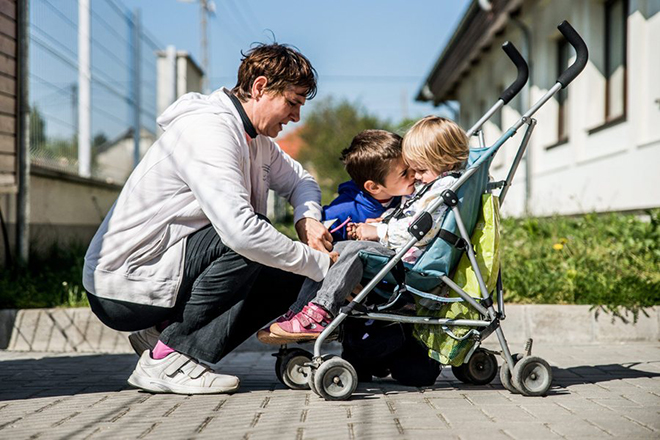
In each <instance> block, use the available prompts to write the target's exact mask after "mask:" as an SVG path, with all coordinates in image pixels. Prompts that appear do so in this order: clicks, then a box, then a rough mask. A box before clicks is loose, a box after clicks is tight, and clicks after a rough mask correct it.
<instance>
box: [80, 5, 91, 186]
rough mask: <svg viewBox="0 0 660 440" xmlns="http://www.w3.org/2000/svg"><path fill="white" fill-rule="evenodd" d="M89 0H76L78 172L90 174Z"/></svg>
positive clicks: (85, 174) (84, 175)
mask: <svg viewBox="0 0 660 440" xmlns="http://www.w3.org/2000/svg"><path fill="white" fill-rule="evenodd" d="M89 1H90V0H78V84H79V85H78V173H79V174H80V175H81V176H82V177H90V176H91V175H92V167H91V164H92V145H91V132H92V118H91V115H90V112H91V95H92V93H91V83H92V72H91V68H90V65H91V63H90V60H91V37H92V35H91V25H90V22H91V11H90V3H89Z"/></svg>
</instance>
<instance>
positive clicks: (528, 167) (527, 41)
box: [511, 17, 534, 216]
mask: <svg viewBox="0 0 660 440" xmlns="http://www.w3.org/2000/svg"><path fill="white" fill-rule="evenodd" d="M511 21H512V22H513V23H514V24H515V25H516V26H517V27H518V29H520V32H521V33H522V36H523V41H522V43H523V44H522V48H521V50H522V56H523V58H525V61H527V65H528V66H529V81H528V82H527V84H526V85H525V87H523V89H522V90H521V91H520V100H521V101H522V105H521V107H522V108H523V109H525V110H526V109H528V108H529V107H530V106H531V105H532V102H531V97H532V93H531V92H532V84H533V83H534V74H533V72H532V69H533V68H534V63H533V62H532V31H531V30H530V29H529V26H527V25H526V24H525V23H523V22H522V21H520V19H518V18H517V17H512V19H511ZM523 111H524V110H523ZM531 199H532V148H531V145H530V148H527V150H526V151H525V216H529V215H530V214H531Z"/></svg>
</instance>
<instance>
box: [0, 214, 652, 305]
mask: <svg viewBox="0 0 660 440" xmlns="http://www.w3.org/2000/svg"><path fill="white" fill-rule="evenodd" d="M276 226H277V227H278V229H280V230H281V231H282V232H285V233H286V234H287V235H289V236H294V235H295V231H294V229H293V227H292V226H291V225H290V224H285V225H276ZM501 251H502V276H503V280H504V289H505V299H506V301H507V302H513V303H521V304H590V305H596V306H603V307H604V308H606V309H608V310H610V311H615V308H616V307H618V306H623V307H625V308H627V309H630V310H632V311H637V310H639V308H640V307H646V306H652V305H660V271H659V270H658V269H659V268H660V210H653V211H650V212H649V213H648V215H646V216H644V217H641V218H640V217H636V216H633V215H623V214H607V215H595V214H588V215H584V216H580V217H553V218H527V219H511V218H509V219H504V220H503V221H502V247H501ZM84 253H85V249H84V248H83V247H80V246H74V247H71V248H69V249H68V250H67V249H61V248H53V249H51V250H50V252H49V253H48V254H47V255H46V256H37V255H33V256H31V259H30V264H29V265H28V266H27V267H6V268H4V269H3V270H2V272H0V308H34V307H56V306H84V305H87V299H86V297H85V294H84V289H83V287H82V283H81V277H82V264H83V255H84Z"/></svg>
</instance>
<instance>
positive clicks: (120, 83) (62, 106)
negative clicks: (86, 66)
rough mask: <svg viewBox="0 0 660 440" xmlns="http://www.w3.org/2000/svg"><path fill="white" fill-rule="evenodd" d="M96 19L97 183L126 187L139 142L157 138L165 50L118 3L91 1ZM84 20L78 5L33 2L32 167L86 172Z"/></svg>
mask: <svg viewBox="0 0 660 440" xmlns="http://www.w3.org/2000/svg"><path fill="white" fill-rule="evenodd" d="M88 17H89V23H90V37H89V40H88V42H89V44H90V55H91V57H90V59H91V62H90V76H91V85H90V92H91V96H90V99H89V107H90V110H89V113H88V114H89V117H90V118H91V124H90V125H91V130H89V138H90V139H89V143H90V144H91V170H90V171H91V177H94V178H99V179H104V180H113V181H116V182H119V183H121V182H122V181H123V180H124V179H125V177H126V176H127V175H128V173H130V170H131V168H132V165H133V161H134V157H133V155H134V152H133V147H134V144H135V141H137V140H138V139H139V140H140V142H139V143H140V144H142V145H144V144H147V145H148V144H150V142H151V141H153V139H154V138H155V134H156V86H157V84H156V63H157V51H159V50H160V49H161V47H162V46H161V45H160V44H158V43H157V42H156V41H155V39H154V38H153V37H152V36H150V35H149V34H148V32H147V31H146V30H145V29H142V27H141V25H140V20H139V14H137V13H136V12H132V11H129V10H128V9H127V8H126V7H125V6H124V5H123V4H121V3H120V2H119V1H118V0H93V1H90V2H89V15H88ZM79 20H80V13H79V4H78V2H77V1H70V0H32V1H31V4H30V32H29V38H30V39H29V44H30V60H29V88H30V105H31V130H30V154H31V160H32V163H33V164H35V165H39V166H43V167H48V168H52V169H56V170H60V171H65V172H69V173H74V174H79V172H80V169H81V168H80V164H79V159H78V158H79V151H78V150H79V145H80V144H81V143H80V142H79V139H78V138H79V133H80V132H81V131H80V130H79V122H78V121H79V116H80V115H79V111H80V109H79V107H80V105H79V92H80V87H79V85H80V83H79V68H80V64H79V59H80V58H79V40H80V37H79V30H80V29H79V25H80V21H79ZM136 51H137V52H136ZM136 81H138V86H137V87H136V83H135V82H136ZM136 109H139V112H138V113H139V126H140V130H137V131H138V133H139V135H138V136H134V133H135V132H136V130H135V128H134V127H136V126H137V124H136V120H137V118H136V114H135V110H136ZM82 132H83V133H84V132H85V131H82ZM142 148H144V147H142ZM82 174H86V173H84V172H83V173H82Z"/></svg>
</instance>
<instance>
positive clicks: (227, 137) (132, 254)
mask: <svg viewBox="0 0 660 440" xmlns="http://www.w3.org/2000/svg"><path fill="white" fill-rule="evenodd" d="M158 124H159V125H160V126H161V127H162V128H163V130H165V132H164V133H163V135H162V136H161V137H160V138H159V139H158V140H157V141H156V142H155V143H154V144H153V145H152V147H151V148H150V149H149V150H148V151H147V154H146V155H145V156H144V158H143V159H142V161H141V162H140V163H139V164H138V166H137V167H136V168H135V170H134V171H133V173H132V174H131V175H130V177H129V178H128V180H127V181H126V184H125V186H124V188H123V189H122V191H121V193H120V194H119V197H118V198H117V201H116V202H115V204H114V205H113V206H112V208H111V209H110V212H108V215H107V216H106V217H105V219H104V221H103V223H102V224H101V226H100V227H99V230H98V231H97V232H96V235H95V236H94V238H93V239H92V242H91V244H90V246H89V249H88V250H87V254H86V255H85V266H84V269H83V285H84V286H85V288H86V289H87V291H88V292H89V293H91V294H93V295H96V296H98V297H101V298H110V299H118V300H123V301H128V302H132V303H139V304H148V305H154V306H160V307H172V306H174V304H175V301H176V295H177V292H178V289H179V285H180V283H181V278H182V274H183V265H184V254H185V243H186V240H185V238H186V237H187V236H188V235H190V234H192V233H193V232H195V231H198V230H199V229H201V228H203V227H204V226H206V225H208V224H209V223H211V224H212V225H213V227H214V228H215V230H216V231H217V233H218V235H219V236H220V238H221V239H222V242H223V243H224V244H225V245H226V246H228V247H229V248H231V249H233V250H234V251H235V252H237V253H238V254H240V255H242V256H244V257H246V258H248V259H250V260H252V261H255V262H257V263H261V264H263V265H266V266H271V267H275V268H278V269H282V270H285V271H289V272H293V273H297V274H300V275H304V276H306V277H309V278H311V279H313V280H316V281H320V280H321V279H323V277H324V276H325V274H326V273H327V271H328V268H329V266H330V258H329V256H328V255H327V254H325V253H323V252H319V251H317V250H314V249H311V248H310V247H308V246H306V245H304V244H303V243H300V242H295V241H292V240H290V239H289V238H287V237H286V236H285V235H283V234H281V233H279V232H278V231H277V230H276V229H275V228H274V227H273V226H271V225H270V224H269V223H268V222H266V221H264V220H262V219H259V218H258V217H257V215H256V214H257V213H259V214H263V215H265V214H266V207H267V198H268V189H269V188H270V189H273V190H274V191H275V192H276V193H278V194H279V195H281V196H282V197H284V198H285V199H287V200H288V201H289V202H290V203H291V205H292V206H293V207H294V221H298V220H299V219H301V218H303V217H311V218H315V219H318V220H320V219H321V206H320V201H321V191H320V189H319V186H318V185H317V183H316V181H315V180H314V179H313V178H312V176H310V175H309V173H307V172H306V171H305V170H304V169H303V168H302V166H301V165H300V164H299V163H298V162H296V161H295V160H293V159H292V158H291V157H289V156H288V155H287V154H286V153H284V152H283V151H282V150H281V149H280V147H279V146H278V145H277V144H275V142H273V141H272V140H271V139H270V138H268V137H266V136H261V135H259V136H257V137H256V138H255V139H252V140H250V141H249V142H248V141H247V139H246V134H245V130H244V128H243V123H242V122H241V119H240V116H239V113H238V111H237V110H236V108H235V107H234V105H233V104H232V102H231V100H230V99H229V97H228V96H227V95H226V93H225V89H219V90H216V91H215V92H214V93H212V94H211V95H208V96H207V95H201V94H199V93H188V94H186V95H184V96H182V97H181V98H180V99H178V100H177V101H176V102H175V103H174V104H172V105H171V106H170V107H169V108H168V109H167V110H165V112H164V113H163V114H162V115H161V116H160V118H158Z"/></svg>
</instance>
